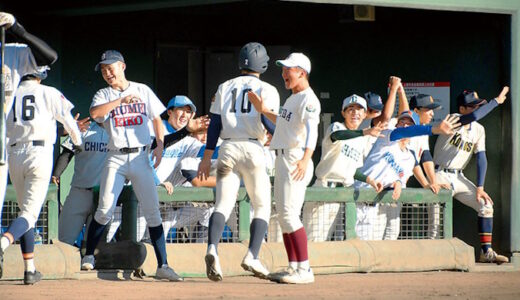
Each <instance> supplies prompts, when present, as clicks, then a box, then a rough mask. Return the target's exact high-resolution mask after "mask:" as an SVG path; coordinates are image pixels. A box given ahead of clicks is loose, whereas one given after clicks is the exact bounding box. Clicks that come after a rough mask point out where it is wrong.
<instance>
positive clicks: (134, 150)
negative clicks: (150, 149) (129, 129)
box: [118, 146, 146, 154]
mask: <svg viewBox="0 0 520 300" xmlns="http://www.w3.org/2000/svg"><path fill="white" fill-rule="evenodd" d="M141 150H142V151H144V150H146V146H142V147H134V148H120V149H118V151H119V152H121V153H123V154H130V153H137V152H139V151H141Z"/></svg>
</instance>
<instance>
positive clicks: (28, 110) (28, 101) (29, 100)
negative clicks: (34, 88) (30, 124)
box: [13, 95, 34, 122]
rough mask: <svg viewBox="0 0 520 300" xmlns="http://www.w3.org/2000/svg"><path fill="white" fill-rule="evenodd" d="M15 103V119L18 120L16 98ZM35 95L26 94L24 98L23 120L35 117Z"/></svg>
mask: <svg viewBox="0 0 520 300" xmlns="http://www.w3.org/2000/svg"><path fill="white" fill-rule="evenodd" d="M14 101H15V103H14V104H13V121H14V122H16V99H15V100H14ZM33 104H34V96H33V95H26V96H24V97H23V98H22V120H24V121H30V120H32V119H34V105H33Z"/></svg>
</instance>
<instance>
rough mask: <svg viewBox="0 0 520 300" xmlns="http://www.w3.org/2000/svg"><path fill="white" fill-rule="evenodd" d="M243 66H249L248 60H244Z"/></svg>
mask: <svg viewBox="0 0 520 300" xmlns="http://www.w3.org/2000/svg"><path fill="white" fill-rule="evenodd" d="M244 64H245V65H246V66H249V59H247V58H246V60H245V61H244Z"/></svg>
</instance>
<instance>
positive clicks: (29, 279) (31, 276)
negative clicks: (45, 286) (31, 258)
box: [23, 270, 42, 284]
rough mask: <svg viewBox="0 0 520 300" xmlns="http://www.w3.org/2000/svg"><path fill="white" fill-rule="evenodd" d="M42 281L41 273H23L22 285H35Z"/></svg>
mask: <svg viewBox="0 0 520 300" xmlns="http://www.w3.org/2000/svg"><path fill="white" fill-rule="evenodd" d="M40 280H42V273H40V272H38V271H36V270H35V271H34V272H27V271H25V272H23V284H35V283H37V282H38V281H40Z"/></svg>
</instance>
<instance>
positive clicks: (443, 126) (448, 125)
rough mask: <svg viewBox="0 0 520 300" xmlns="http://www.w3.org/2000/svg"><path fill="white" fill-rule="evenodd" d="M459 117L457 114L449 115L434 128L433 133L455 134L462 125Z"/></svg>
mask: <svg viewBox="0 0 520 300" xmlns="http://www.w3.org/2000/svg"><path fill="white" fill-rule="evenodd" d="M460 125H461V124H460V123H459V117H458V116H457V115H447V116H446V117H445V118H444V120H442V122H441V123H439V125H437V126H434V127H433V128H432V133H433V134H445V135H450V134H453V132H454V131H455V130H457V129H458V128H459V127H460Z"/></svg>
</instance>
